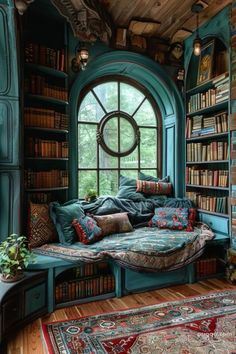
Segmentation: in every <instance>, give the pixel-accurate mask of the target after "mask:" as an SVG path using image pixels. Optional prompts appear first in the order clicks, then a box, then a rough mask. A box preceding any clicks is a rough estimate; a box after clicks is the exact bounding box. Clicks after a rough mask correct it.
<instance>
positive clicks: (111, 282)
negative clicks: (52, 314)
mask: <svg viewBox="0 0 236 354" xmlns="http://www.w3.org/2000/svg"><path fill="white" fill-rule="evenodd" d="M114 290H115V278H114V276H113V275H111V274H108V275H101V276H99V277H94V278H90V279H80V280H71V281H65V282H62V283H59V284H57V285H56V288H55V301H56V304H59V303H61V302H67V301H73V300H77V299H83V298H85V297H92V296H97V295H102V294H106V293H111V292H113V291H114Z"/></svg>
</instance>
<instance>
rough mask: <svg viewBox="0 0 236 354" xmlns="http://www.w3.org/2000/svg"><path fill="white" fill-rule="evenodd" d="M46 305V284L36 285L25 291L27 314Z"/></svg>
mask: <svg viewBox="0 0 236 354" xmlns="http://www.w3.org/2000/svg"><path fill="white" fill-rule="evenodd" d="M45 307H46V284H45V283H42V284H39V285H37V286H34V287H32V288H30V289H28V290H26V292H25V314H24V315H25V316H28V315H30V314H31V313H33V312H36V311H39V310H42V309H43V308H45Z"/></svg>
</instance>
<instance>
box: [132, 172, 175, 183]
mask: <svg viewBox="0 0 236 354" xmlns="http://www.w3.org/2000/svg"><path fill="white" fill-rule="evenodd" d="M138 179H140V180H141V181H152V182H169V176H165V177H163V178H158V177H154V176H150V175H146V174H145V173H143V172H139V173H138Z"/></svg>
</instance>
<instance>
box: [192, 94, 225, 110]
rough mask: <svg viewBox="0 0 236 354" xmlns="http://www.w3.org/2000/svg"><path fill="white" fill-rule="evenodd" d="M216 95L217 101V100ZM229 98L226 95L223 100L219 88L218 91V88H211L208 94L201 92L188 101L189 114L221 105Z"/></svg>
mask: <svg viewBox="0 0 236 354" xmlns="http://www.w3.org/2000/svg"><path fill="white" fill-rule="evenodd" d="M216 94H217V95H218V96H217V100H216ZM227 98H228V96H226V95H224V96H223V97H222V98H221V96H220V93H219V88H218V91H217V89H216V88H211V89H209V90H207V91H206V92H199V93H196V94H194V95H192V96H191V97H190V99H189V101H188V106H187V107H188V113H192V112H195V111H198V110H200V109H203V108H207V107H211V106H213V105H215V104H216V103H220V102H222V101H225V100H226V99H227Z"/></svg>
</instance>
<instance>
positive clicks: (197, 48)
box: [191, 3, 204, 56]
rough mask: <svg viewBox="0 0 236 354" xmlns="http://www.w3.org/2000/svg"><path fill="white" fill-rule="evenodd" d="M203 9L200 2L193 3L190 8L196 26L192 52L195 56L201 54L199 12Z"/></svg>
mask: <svg viewBox="0 0 236 354" xmlns="http://www.w3.org/2000/svg"><path fill="white" fill-rule="evenodd" d="M203 9H204V7H203V5H202V4H201V3H196V4H193V6H192V8H191V10H192V12H193V13H195V14H196V20H197V27H196V38H195V39H194V41H193V53H194V55H196V56H199V55H200V54H201V47H202V40H201V38H200V37H199V13H200V12H202V10H203Z"/></svg>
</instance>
